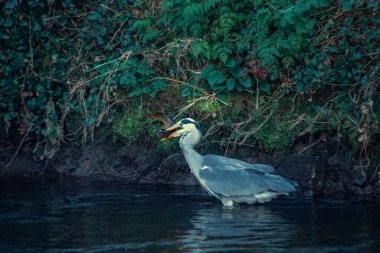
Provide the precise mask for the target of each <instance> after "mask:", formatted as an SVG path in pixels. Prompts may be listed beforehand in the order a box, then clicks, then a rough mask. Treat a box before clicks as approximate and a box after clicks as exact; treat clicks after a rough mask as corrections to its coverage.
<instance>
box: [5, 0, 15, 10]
mask: <svg viewBox="0 0 380 253" xmlns="http://www.w3.org/2000/svg"><path fill="white" fill-rule="evenodd" d="M17 5H18V2H17V0H8V1H6V2H5V4H4V9H8V10H11V9H13V8H14V7H16V6H17Z"/></svg>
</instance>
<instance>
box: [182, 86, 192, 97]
mask: <svg viewBox="0 0 380 253" xmlns="http://www.w3.org/2000/svg"><path fill="white" fill-rule="evenodd" d="M190 93H191V88H189V87H186V88H184V89H182V91H181V97H187V96H189V95H190Z"/></svg>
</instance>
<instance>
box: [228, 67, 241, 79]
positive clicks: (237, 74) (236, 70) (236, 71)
mask: <svg viewBox="0 0 380 253" xmlns="http://www.w3.org/2000/svg"><path fill="white" fill-rule="evenodd" d="M243 70H244V69H243V68H242V67H240V66H239V65H236V66H235V67H233V68H232V69H230V70H229V72H230V73H231V75H233V76H234V77H236V78H239V77H240V76H241V74H242V73H243Z"/></svg>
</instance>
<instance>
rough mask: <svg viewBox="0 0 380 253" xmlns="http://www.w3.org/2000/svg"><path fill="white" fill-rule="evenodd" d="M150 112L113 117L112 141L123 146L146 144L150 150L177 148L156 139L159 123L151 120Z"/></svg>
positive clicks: (132, 112) (172, 143) (127, 113)
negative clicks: (149, 146)
mask: <svg viewBox="0 0 380 253" xmlns="http://www.w3.org/2000/svg"><path fill="white" fill-rule="evenodd" d="M151 115H152V112H150V111H148V110H134V111H131V112H129V111H126V112H124V113H122V114H119V115H118V116H115V119H114V122H115V123H114V125H113V127H112V133H113V139H114V141H116V142H117V141H121V142H123V143H124V144H127V145H131V144H133V143H139V144H140V143H144V144H146V143H148V144H150V145H151V148H152V149H157V150H162V151H170V150H173V149H175V148H176V147H177V146H178V143H175V142H171V141H166V142H162V141H160V139H159V138H158V135H157V134H158V132H159V129H160V124H161V122H158V121H156V120H154V119H153V118H152V116H151Z"/></svg>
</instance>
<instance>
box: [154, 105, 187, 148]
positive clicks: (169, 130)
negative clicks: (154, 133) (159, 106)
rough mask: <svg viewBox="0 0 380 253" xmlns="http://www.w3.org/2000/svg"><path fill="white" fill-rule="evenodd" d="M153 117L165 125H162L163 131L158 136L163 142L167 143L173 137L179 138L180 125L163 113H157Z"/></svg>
mask: <svg viewBox="0 0 380 253" xmlns="http://www.w3.org/2000/svg"><path fill="white" fill-rule="evenodd" d="M152 117H153V118H154V119H157V120H159V121H161V122H162V123H163V125H161V130H160V131H159V133H158V136H159V137H160V138H161V141H166V140H169V139H170V138H172V137H176V136H178V135H177V134H178V132H177V131H178V130H179V129H180V128H181V127H180V125H179V123H176V122H175V121H174V120H173V119H171V118H170V117H169V116H168V115H166V114H165V113H162V112H156V113H155V114H153V115H152ZM181 129H182V128H181Z"/></svg>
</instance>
